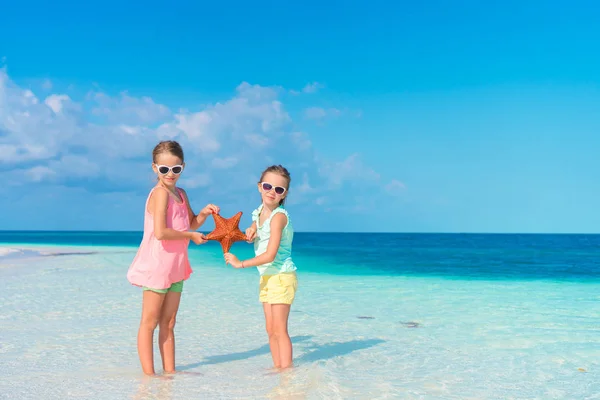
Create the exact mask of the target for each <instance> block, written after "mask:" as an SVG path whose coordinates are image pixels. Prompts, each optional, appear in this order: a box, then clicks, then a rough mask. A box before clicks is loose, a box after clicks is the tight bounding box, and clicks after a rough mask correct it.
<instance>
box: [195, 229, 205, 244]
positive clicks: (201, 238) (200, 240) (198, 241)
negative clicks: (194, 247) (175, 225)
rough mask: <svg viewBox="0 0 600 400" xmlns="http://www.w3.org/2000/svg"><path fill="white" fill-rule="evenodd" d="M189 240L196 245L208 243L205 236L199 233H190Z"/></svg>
mask: <svg viewBox="0 0 600 400" xmlns="http://www.w3.org/2000/svg"><path fill="white" fill-rule="evenodd" d="M191 240H192V242H194V243H196V244H204V243H206V242H208V240H206V236H205V235H204V233H201V232H192V237H191Z"/></svg>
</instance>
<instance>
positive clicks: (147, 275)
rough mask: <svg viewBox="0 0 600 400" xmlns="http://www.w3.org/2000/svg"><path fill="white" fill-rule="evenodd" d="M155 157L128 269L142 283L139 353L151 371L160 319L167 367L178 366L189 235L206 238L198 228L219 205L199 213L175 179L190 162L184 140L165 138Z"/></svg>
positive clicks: (133, 280)
mask: <svg viewBox="0 0 600 400" xmlns="http://www.w3.org/2000/svg"><path fill="white" fill-rule="evenodd" d="M152 161H153V164H152V170H153V171H154V172H155V173H156V175H157V178H158V182H157V183H156V186H154V187H153V188H152V190H151V191H150V194H149V195H148V199H147V200H146V205H145V207H144V236H143V238H142V243H141V245H140V248H139V249H138V252H137V254H136V256H135V258H134V259H133V262H132V263H131V266H130V267H129V271H128V272H127V279H128V280H129V282H131V284H133V285H136V286H139V287H141V288H142V289H143V301H142V319H141V322H140V328H139V331H138V354H139V357H140V362H141V364H142V370H143V371H144V373H145V374H147V375H154V374H155V373H154V356H153V345H152V342H153V337H154V330H155V329H156V326H157V325H158V327H159V333H158V346H159V349H160V355H161V357H162V364H163V369H164V371H165V372H166V373H171V372H175V336H174V332H173V329H174V327H175V317H176V315H177V310H178V309H179V301H180V299H181V292H182V291H183V281H185V280H187V279H188V278H189V277H190V274H191V273H192V268H191V267H190V261H189V259H188V245H189V242H190V240H191V241H193V242H194V243H196V244H203V243H206V238H205V236H204V234H202V233H200V232H195V231H196V230H197V229H198V228H199V227H200V226H202V224H204V221H206V217H208V216H209V215H210V214H211V213H215V214H218V213H219V207H217V206H215V205H213V204H209V205H207V206H206V207H204V208H203V209H202V211H200V213H199V214H198V215H194V212H193V211H192V208H191V207H190V203H189V201H188V198H187V194H186V193H185V191H184V190H183V189H181V188H178V187H177V186H176V185H175V184H176V183H177V180H178V179H179V176H180V175H181V173H182V172H183V169H184V167H185V163H184V162H183V150H182V149H181V146H180V145H179V143H177V142H175V141H172V140H170V141H163V142H160V143H159V144H158V145H156V147H155V148H154V151H153V152H152Z"/></svg>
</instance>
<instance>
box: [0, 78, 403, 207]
mask: <svg viewBox="0 0 600 400" xmlns="http://www.w3.org/2000/svg"><path fill="white" fill-rule="evenodd" d="M313 86H314V85H313ZM313 86H311V87H313ZM315 87H316V86H315ZM311 90H312V89H311ZM281 93H282V89H281V88H279V87H263V86H260V85H251V84H249V83H247V82H243V83H242V84H240V85H239V86H238V87H237V88H236V90H235V93H234V95H233V97H232V98H230V99H228V100H225V101H220V102H215V103H213V104H211V105H208V106H204V107H202V108H200V109H196V110H178V111H175V112H173V111H172V110H170V109H169V108H167V107H166V106H164V105H161V104H159V103H157V102H155V101H154V100H153V99H151V98H148V97H134V96H132V95H130V94H128V93H126V92H124V93H120V94H118V95H116V96H111V95H109V94H107V93H103V92H98V91H96V92H93V93H89V94H88V95H87V96H86V97H85V98H82V99H78V98H74V97H73V96H67V95H66V94H57V93H55V94H49V95H47V96H44V97H43V98H44V100H43V101H40V100H39V99H38V96H37V95H36V93H34V91H32V90H29V89H23V88H21V87H19V86H18V85H17V84H15V83H14V82H13V81H12V80H11V79H10V78H9V76H8V74H7V73H6V69H0V155H1V157H0V163H1V164H6V165H10V164H11V163H12V164H14V163H27V165H24V166H22V167H20V168H19V169H16V170H12V171H10V170H9V171H7V172H10V173H9V174H8V177H9V178H8V179H9V180H13V182H12V183H10V182H9V183H10V184H26V183H27V182H40V183H51V184H56V185H62V184H70V185H73V184H77V185H81V186H82V187H84V188H86V190H89V191H96V192H99V193H103V192H107V191H114V190H128V191H132V190H133V191H135V190H138V189H139V190H140V191H142V190H147V188H148V187H149V185H151V184H152V183H153V182H154V180H153V179H154V178H153V176H152V174H151V171H150V169H149V168H150V163H151V151H152V148H153V147H154V146H155V145H156V143H157V142H158V141H159V140H163V139H175V140H178V141H179V142H180V143H181V144H182V146H183V148H184V152H185V161H186V170H185V172H184V174H183V175H182V178H181V181H180V182H181V185H182V187H184V188H186V189H190V190H194V189H197V190H198V193H202V194H203V196H207V197H210V199H207V201H211V202H216V201H217V200H218V199H221V201H229V202H236V201H238V202H247V201H248V196H249V195H256V193H255V190H254V188H253V186H254V185H255V183H256V182H257V181H258V179H259V175H260V172H261V171H262V170H263V169H264V168H265V167H266V166H268V165H270V164H283V165H285V166H286V167H287V168H288V169H290V170H291V171H292V176H293V182H292V188H291V190H290V198H289V199H288V200H289V201H291V202H296V203H298V202H302V203H304V204H315V203H317V204H324V203H325V202H327V203H328V204H329V203H332V204H333V203H335V204H337V203H339V202H348V203H352V201H353V192H352V190H355V188H356V186H353V184H354V185H356V184H359V185H360V187H361V188H363V187H364V181H368V182H372V183H374V184H375V185H376V184H379V181H380V177H379V175H378V174H377V173H376V172H375V171H373V170H372V169H371V168H370V167H368V166H366V165H364V163H363V162H362V160H361V159H360V156H359V155H358V154H353V155H350V156H349V157H348V158H346V159H343V160H341V161H339V160H332V159H330V158H328V157H321V156H318V153H317V149H315V148H314V146H313V144H312V142H311V140H310V137H309V135H308V134H307V133H305V132H300V131H298V130H297V128H296V127H295V126H294V123H293V121H292V119H291V117H290V115H289V114H288V112H287V110H286V109H285V107H284V104H283V103H282V102H281V101H280V99H279V96H280V94H281ZM319 110H323V112H324V113H325V115H329V114H332V115H336V114H339V112H340V111H339V110H337V109H329V110H324V109H318V108H315V109H314V110H313V111H312V113H314V114H313V115H312V116H313V117H314V116H318V115H321V114H322V112H321V111H319ZM320 113H321V114H320ZM309 114H310V113H309ZM296 177H301V178H300V179H298V180H297V178H296ZM217 182H218V184H213V183H217ZM394 185H396V184H394ZM380 189H381V190H384V188H383V186H381V185H380ZM340 190H342V191H343V192H342V191H340ZM348 190H349V191H348ZM357 193H358V192H357ZM236 207H238V206H236Z"/></svg>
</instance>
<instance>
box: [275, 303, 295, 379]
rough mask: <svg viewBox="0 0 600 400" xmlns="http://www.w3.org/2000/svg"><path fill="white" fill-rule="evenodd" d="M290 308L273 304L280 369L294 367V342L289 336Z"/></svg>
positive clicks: (286, 305)
mask: <svg viewBox="0 0 600 400" xmlns="http://www.w3.org/2000/svg"><path fill="white" fill-rule="evenodd" d="M290 308H291V305H290V304H271V316H272V323H273V325H272V327H273V336H275V341H276V343H277V346H278V353H279V354H278V355H279V362H278V364H279V367H280V368H288V367H291V366H292V341H291V340H290V336H289V334H288V317H289V315H290Z"/></svg>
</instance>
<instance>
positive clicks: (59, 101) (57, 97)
mask: <svg viewBox="0 0 600 400" xmlns="http://www.w3.org/2000/svg"><path fill="white" fill-rule="evenodd" d="M70 100H71V98H70V97H69V96H67V95H66V94H51V95H50V96H48V97H46V100H44V103H45V104H46V105H47V106H48V107H50V108H51V109H52V111H54V112H55V113H59V112H61V110H62V108H63V102H67V101H70Z"/></svg>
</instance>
